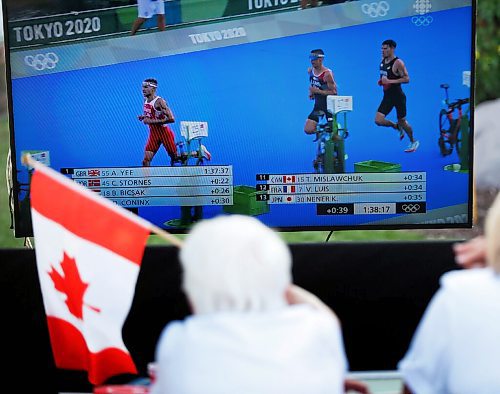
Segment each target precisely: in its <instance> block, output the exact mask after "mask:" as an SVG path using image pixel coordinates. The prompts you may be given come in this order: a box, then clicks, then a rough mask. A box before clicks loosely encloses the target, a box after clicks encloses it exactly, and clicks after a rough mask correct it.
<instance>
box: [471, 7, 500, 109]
mask: <svg viewBox="0 0 500 394" xmlns="http://www.w3.org/2000/svg"><path fill="white" fill-rule="evenodd" d="M476 26H477V28H476V103H480V102H481V101H486V100H492V99H495V98H497V97H499V96H500V4H499V1H498V0H477V19H476Z"/></svg>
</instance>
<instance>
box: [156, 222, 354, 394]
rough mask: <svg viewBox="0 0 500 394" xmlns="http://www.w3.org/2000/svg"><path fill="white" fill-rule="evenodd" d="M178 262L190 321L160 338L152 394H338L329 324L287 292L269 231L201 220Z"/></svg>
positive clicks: (305, 295) (339, 350) (342, 361)
mask: <svg viewBox="0 0 500 394" xmlns="http://www.w3.org/2000/svg"><path fill="white" fill-rule="evenodd" d="M180 259H181V264H182V267H183V271H184V277H183V288H184V291H185V292H186V294H187V296H188V299H189V301H190V303H191V306H192V309H193V313H194V314H193V315H192V316H190V317H188V318H187V319H185V320H184V321H182V322H181V321H179V322H173V323H170V324H169V325H168V326H167V327H166V328H165V330H164V331H163V333H162V335H161V337H160V340H159V343H158V346H157V350H156V378H155V383H154V385H153V388H152V392H153V393H155V394H159V393H165V394H170V393H175V394H197V393H200V394H201V393H203V394H212V393H213V394H226V393H227V394H239V393H244V394H266V393H269V394H277V393H287V394H304V393H308V394H315V393H325V394H327V393H328V394H335V393H343V392H344V378H345V373H346V371H347V361H346V357H345V352H344V346H343V342H342V335H341V330H340V325H339V322H338V320H337V318H336V317H335V315H334V314H333V312H332V311H331V310H329V309H328V308H327V307H326V306H325V305H324V304H323V303H322V302H321V301H319V299H317V298H316V297H315V296H313V295H312V294H310V293H309V292H306V291H305V290H303V289H300V288H297V287H296V286H292V285H291V254H290V251H289V249H288V247H287V245H286V244H285V243H284V242H283V241H282V240H281V238H280V237H279V236H278V235H277V234H276V233H275V232H274V231H272V230H271V229H269V228H268V227H266V226H264V225H263V224H261V223H260V222H259V221H258V220H256V219H254V218H251V217H246V216H239V215H233V216H221V217H218V218H215V219H210V220H205V221H202V222H200V223H199V224H197V225H196V226H195V227H194V228H193V230H192V232H191V233H190V234H189V236H188V237H187V238H186V241H185V244H184V246H183V248H182V249H181V252H180Z"/></svg>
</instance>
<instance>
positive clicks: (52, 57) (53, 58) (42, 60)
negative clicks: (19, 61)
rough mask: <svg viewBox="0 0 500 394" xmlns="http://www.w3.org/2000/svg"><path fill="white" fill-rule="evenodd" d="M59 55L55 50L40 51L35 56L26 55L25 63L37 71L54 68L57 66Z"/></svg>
mask: <svg viewBox="0 0 500 394" xmlns="http://www.w3.org/2000/svg"><path fill="white" fill-rule="evenodd" d="M58 61H59V56H57V55H56V54H55V53H54V52H47V53H38V54H36V55H35V56H31V55H28V56H25V57H24V63H26V64H27V65H28V66H30V67H33V68H34V69H35V70H37V71H43V70H52V69H53V68H55V67H56V65H57V62H58Z"/></svg>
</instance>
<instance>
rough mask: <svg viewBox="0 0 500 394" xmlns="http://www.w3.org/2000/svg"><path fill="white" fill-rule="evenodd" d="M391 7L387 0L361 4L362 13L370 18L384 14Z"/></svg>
mask: <svg viewBox="0 0 500 394" xmlns="http://www.w3.org/2000/svg"><path fill="white" fill-rule="evenodd" d="M390 9H391V7H390V6H389V3H388V2H387V1H384V0H382V1H379V2H373V3H365V4H363V5H362V6H361V11H362V12H363V14H366V15H368V16H369V17H370V18H377V17H379V16H386V15H387V13H388V12H389V10H390Z"/></svg>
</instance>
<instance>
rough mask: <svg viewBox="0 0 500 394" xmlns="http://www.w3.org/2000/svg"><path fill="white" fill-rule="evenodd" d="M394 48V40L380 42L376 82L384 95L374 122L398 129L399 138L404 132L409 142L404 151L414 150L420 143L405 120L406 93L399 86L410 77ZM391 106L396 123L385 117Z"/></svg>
mask: <svg viewBox="0 0 500 394" xmlns="http://www.w3.org/2000/svg"><path fill="white" fill-rule="evenodd" d="M395 49H396V42H395V41H394V40H385V41H384V42H383V43H382V61H381V62H380V79H379V81H378V84H379V85H380V86H382V87H383V89H384V97H383V99H382V102H381V103H380V106H379V107H378V110H377V114H376V115H375V123H376V124H377V126H384V127H392V128H394V129H395V130H398V131H399V139H400V140H402V139H403V138H404V136H405V132H406V134H407V135H408V138H409V139H410V144H409V145H408V147H407V148H406V149H405V152H415V151H416V150H417V148H418V146H419V145H420V143H419V142H418V141H417V140H415V139H414V138H413V129H412V127H411V126H410V124H409V123H408V121H407V120H406V95H405V94H404V92H403V89H402V88H401V84H402V83H408V82H410V77H409V75H408V70H407V69H406V66H405V64H404V62H403V61H402V60H401V59H400V58H398V57H396V56H395V54H394V51H395ZM393 108H396V115H397V117H398V122H397V123H394V122H392V121H390V120H388V119H386V116H387V115H388V114H389V112H391V111H392V109H393Z"/></svg>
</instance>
